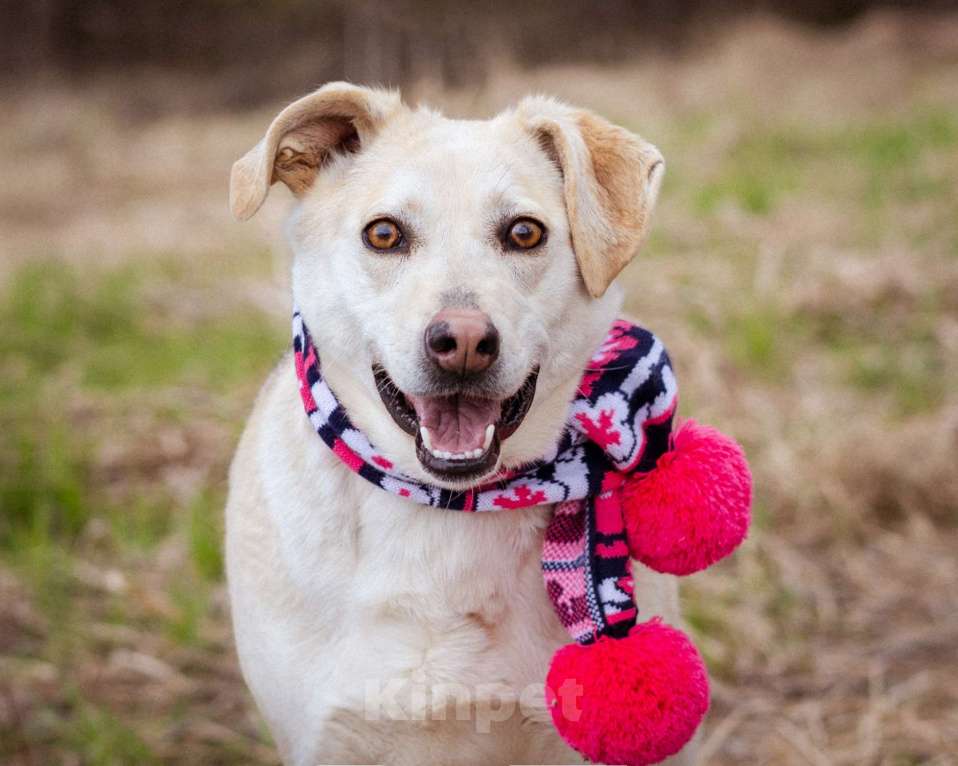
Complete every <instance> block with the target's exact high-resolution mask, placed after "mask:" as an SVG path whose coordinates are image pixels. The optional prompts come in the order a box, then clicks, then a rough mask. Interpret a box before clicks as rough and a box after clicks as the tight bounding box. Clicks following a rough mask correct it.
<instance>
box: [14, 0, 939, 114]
mask: <svg viewBox="0 0 958 766" xmlns="http://www.w3.org/2000/svg"><path fill="white" fill-rule="evenodd" d="M879 5H881V6H898V7H902V6H904V7H914V8H917V7H922V8H935V7H943V6H946V5H947V6H952V5H954V2H951V1H950V0H931V2H928V1H927V0H926V1H925V2H920V1H919V0H744V1H741V2H734V0H718V1H717V2H716V1H715V0H713V1H712V2H709V1H708V0H588V1H583V0H485V1H484V2H454V1H453V0H379V1H378V2H374V1H373V0H266V1H264V2H253V1H252V0H192V2H191V1H190V0H33V1H32V2H24V1H23V0H0V17H2V19H3V23H2V25H0V77H4V78H7V79H8V80H9V79H13V80H15V81H17V82H21V81H22V79H23V78H24V76H25V75H28V74H32V73H37V72H40V73H49V74H55V75H60V76H67V77H78V78H82V77H84V76H89V75H91V74H96V73H99V72H102V71H104V70H109V71H118V70H119V71H126V72H128V73H129V72H132V71H136V70H143V71H151V70H163V71H168V70H172V71H174V72H176V71H180V72H183V73H188V74H190V75H198V76H204V77H205V76H216V77H220V78H222V79H223V81H224V82H223V83H221V84H225V87H224V88H223V89H222V90H223V92H224V94H225V95H224V98H225V99H226V100H227V101H230V102H233V103H234V105H237V106H239V105H242V104H244V103H253V102H255V101H256V100H257V99H258V98H260V97H262V95H263V94H264V93H267V92H269V93H270V95H271V96H273V97H275V96H277V95H280V93H277V88H278V89H279V91H280V92H281V93H282V92H288V93H289V94H293V93H298V92H301V91H303V90H304V89H307V88H310V87H312V86H314V85H315V84H317V83H319V82H321V81H324V80H327V79H333V78H341V77H346V78H349V79H354V80H360V81H366V82H379V83H386V84H396V85H401V84H404V83H407V82H410V81H414V80H418V79H422V78H428V79H433V80H435V81H437V82H439V83H441V84H444V85H460V84H465V83H470V82H475V81H480V80H481V79H482V77H483V75H484V73H485V72H486V71H487V69H488V67H489V66H490V64H491V62H493V61H495V60H497V59H500V60H501V59H502V58H503V57H506V58H508V60H510V61H511V62H514V63H516V64H518V65H520V66H523V65H530V64H539V63H547V62H555V61H564V62H568V61H582V60H589V61H598V62H607V61H614V60H616V59H618V58H621V57H623V56H625V55H632V54H634V53H635V52H636V51H637V50H651V49H659V50H661V49H670V50H675V49H681V47H682V45H683V43H684V42H685V41H686V40H687V39H688V33H689V31H690V30H701V29H702V28H704V27H705V26H707V25H710V24H715V23H721V22H723V21H727V20H728V19H730V18H734V17H735V16H737V15H739V14H742V13H748V12H754V11H759V10H760V11H766V12H771V13H778V14H783V15H788V16H791V17H794V18H797V19H799V20H801V21H804V22H807V23H810V24H838V23H842V22H845V21H847V20H849V19H852V18H854V17H855V16H857V15H859V14H861V13H862V12H864V11H866V10H868V9H869V8H872V7H875V6H879Z"/></svg>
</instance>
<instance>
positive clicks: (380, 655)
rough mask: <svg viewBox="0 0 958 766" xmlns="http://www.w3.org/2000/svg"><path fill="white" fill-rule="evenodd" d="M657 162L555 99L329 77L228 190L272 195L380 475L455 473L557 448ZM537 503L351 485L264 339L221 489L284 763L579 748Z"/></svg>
mask: <svg viewBox="0 0 958 766" xmlns="http://www.w3.org/2000/svg"><path fill="white" fill-rule="evenodd" d="M664 169H665V165H664V161H663V159H662V156H661V154H660V153H659V151H658V150H657V149H656V148H655V147H654V146H653V145H652V144H650V143H648V142H646V141H645V140H643V139H641V138H639V137H638V136H636V135H634V134H633V133H631V132H629V131H627V130H625V129H623V128H621V127H617V126H614V125H612V124H611V123H609V122H607V121H606V120H604V119H603V118H601V117H599V116H597V115H596V114H593V113H591V112H589V111H586V110H582V109H576V108H573V107H570V106H567V105H565V104H563V103H561V102H559V101H556V100H553V99H551V98H547V97H542V96H531V97H527V98H525V99H524V100H522V101H521V102H520V103H519V104H518V105H517V106H516V107H515V108H512V109H509V110H507V111H505V112H503V113H501V114H499V115H498V116H496V117H494V118H492V119H490V120H485V121H467V120H454V119H448V118H446V117H444V116H442V115H440V114H439V113H437V112H435V111H431V110H429V109H425V108H411V107H409V106H407V105H405V104H404V103H403V102H402V101H401V99H400V97H399V95H398V94H397V93H395V92H392V91H386V90H381V89H371V88H366V87H360V86H356V85H351V84H347V83H331V84H327V85H325V86H323V87H322V88H320V89H319V90H317V91H315V92H314V93H312V94H310V95H308V96H305V97H304V98H302V99H300V100H298V101H296V102H294V103H293V104H291V105H290V106H288V107H287V108H286V109H284V110H283V111H282V112H280V113H279V115H278V116H277V117H276V118H275V119H274V120H273V122H272V124H271V125H270V126H269V128H268V130H267V131H266V134H265V136H263V138H262V139H261V140H260V141H259V143H257V144H256V145H255V146H254V147H253V148H252V149H251V150H250V151H249V152H248V153H247V154H246V155H245V156H243V157H242V158H241V159H240V160H238V161H237V162H236V164H235V165H234V167H233V171H232V174H231V179H230V205H231V209H232V212H233V214H234V215H235V216H236V217H237V218H239V219H241V220H245V219H247V218H249V217H250V216H252V215H253V214H254V213H255V212H256V210H257V209H258V208H259V207H260V205H261V204H262V203H263V201H264V199H265V198H266V196H267V193H268V191H269V189H270V186H271V185H272V184H273V183H274V182H277V181H280V182H282V183H284V184H285V185H286V186H287V187H288V188H289V189H290V191H291V192H292V193H293V195H295V197H296V198H297V199H298V204H297V206H296V207H295V210H294V212H293V213H292V215H291V218H290V220H289V223H288V228H287V236H288V239H289V241H290V245H291V248H292V251H293V256H294V257H293V265H292V293H293V301H294V304H295V306H296V307H297V309H298V311H299V312H300V314H301V316H302V317H303V319H304V320H305V321H306V323H308V326H309V328H310V331H311V333H312V338H313V342H314V344H315V347H316V348H317V349H318V351H319V354H320V356H321V358H322V370H323V375H324V376H325V379H326V381H327V382H328V384H329V386H330V388H331V389H332V391H334V392H335V394H336V396H337V397H338V399H339V401H340V402H341V403H342V405H343V406H344V408H345V410H346V411H347V412H348V413H349V416H350V418H351V419H352V422H353V423H355V424H356V426H357V427H358V428H359V429H361V430H362V431H363V433H365V434H366V435H367V436H368V437H369V440H370V441H371V442H372V443H374V444H376V445H377V447H378V448H379V449H380V450H381V451H382V453H383V454H384V455H388V456H389V459H390V460H391V461H393V462H394V463H395V464H396V467H397V468H398V469H399V470H401V471H402V472H403V473H404V474H406V475H407V476H411V477H414V478H417V479H420V480H422V481H425V482H429V483H431V484H433V485H436V486H439V487H446V488H449V489H462V488H465V487H471V486H476V485H479V484H482V482H483V481H487V480H488V479H489V478H490V477H492V476H494V475H496V473H497V472H498V471H500V470H502V469H504V468H506V469H508V468H510V467H516V466H520V465H523V464H525V463H528V462H529V461H533V460H535V459H537V458H539V457H541V456H542V455H543V454H545V453H546V452H547V451H548V450H549V448H550V446H552V445H554V444H555V443H556V441H557V439H558V438H559V435H560V432H561V430H562V429H563V427H564V424H565V419H566V414H567V409H568V405H569V402H570V400H571V399H572V397H573V395H574V392H575V390H576V386H577V385H578V382H579V380H580V377H581V375H582V372H583V368H584V367H586V365H587V364H588V360H589V358H590V356H591V355H592V354H593V352H594V351H595V349H596V348H597V347H598V346H599V344H600V343H601V342H602V340H603V338H604V337H605V334H606V332H607V330H608V328H609V326H610V324H611V323H612V322H613V320H614V319H615V318H616V316H617V314H618V312H619V311H620V308H621V304H622V299H623V292H622V290H621V288H620V287H619V286H617V285H616V283H615V282H614V279H615V277H616V276H617V275H618V273H619V272H620V271H621V270H622V268H623V267H624V266H625V265H626V264H627V263H628V262H629V261H630V260H631V259H632V258H633V256H634V255H635V254H636V252H637V251H638V249H639V247H640V245H641V243H642V240H643V238H644V237H645V234H646V232H647V230H648V226H649V219H650V215H651V212H652V209H653V207H654V204H655V200H656V196H657V194H658V191H659V187H660V184H661V181H662V176H663V173H664ZM551 513H552V509H551V507H549V506H537V507H533V508H527V509H522V510H514V511H509V512H503V513H456V512H451V511H447V510H445V509H442V508H430V507H424V506H422V505H418V504H414V503H411V502H409V501H407V500H404V499H403V498H401V497H397V496H394V495H392V494H388V493H386V492H383V491H381V490H380V489H378V488H377V487H375V486H373V485H372V484H371V483H369V482H367V481H364V480H363V479H362V478H361V477H360V476H358V475H357V474H356V473H354V472H353V471H351V470H349V468H348V467H347V466H346V465H344V464H343V462H342V461H341V460H340V459H339V458H338V457H337V456H336V455H335V454H334V453H333V451H332V450H330V449H329V448H328V447H327V446H326V445H325V444H323V443H321V440H320V439H319V438H318V437H317V434H316V431H315V430H314V428H313V426H312V425H311V423H310V421H309V419H308V418H307V417H305V416H304V412H303V405H302V402H301V394H300V383H299V380H298V378H297V374H296V372H295V370H294V364H293V361H292V359H291V358H290V355H289V354H287V356H286V357H284V358H283V360H282V361H281V362H280V363H279V364H278V366H277V367H276V369H275V370H274V371H273V372H272V374H271V375H270V376H269V378H268V379H267V381H266V383H265V385H264V386H263V388H262V390H261V392H260V394H259V396H258V399H257V401H256V404H255V407H254V409H253V412H252V414H251V416H250V418H249V421H248V423H247V425H246V428H245V431H244V433H243V436H242V438H241V440H240V443H239V446H238V449H237V452H236V455H235V458H234V460H233V463H232V467H231V470H230V490H229V497H228V501H227V507H226V562H227V575H228V582H229V595H230V602H231V609H232V618H233V625H234V633H235V639H236V647H237V651H238V655H239V660H240V665H241V668H242V672H243V676H244V678H245V680H246V682H247V684H248V686H249V688H250V690H251V691H252V694H253V697H254V698H255V701H256V703H257V705H258V707H259V709H260V711H261V712H262V714H263V716H264V717H265V720H266V722H267V724H268V726H269V729H270V731H271V733H272V735H273V737H274V740H275V742H276V745H277V747H278V749H279V751H280V754H281V757H282V759H283V761H284V763H287V764H299V765H302V766H305V765H307V764H308V765H309V766H315V764H390V765H395V766H423V765H424V764H442V765H443V766H451V765H456V764H462V765H463V766H467V765H468V766H473V765H476V766H479V765H481V766H489V765H490V764H510V763H526V764H533V763H542V764H570V763H584V761H583V760H582V757H581V756H580V755H578V754H577V753H576V752H575V751H573V750H572V749H570V748H569V747H568V746H567V745H566V744H565V742H563V740H562V739H561V738H560V736H559V735H558V734H557V733H556V731H555V730H554V728H553V726H552V724H551V721H550V715H549V711H548V709H547V708H546V705H545V703H544V702H543V700H542V688H543V681H544V678H545V674H546V670H547V668H548V666H549V661H550V659H551V657H552V655H553V653H554V652H555V651H556V649H557V648H558V647H560V646H562V645H563V644H565V643H568V641H569V638H568V635H566V633H565V631H564V629H563V627H562V625H561V624H560V622H559V620H558V618H557V617H556V615H555V613H554V612H553V609H552V606H551V604H550V601H549V598H548V596H547V594H546V591H545V588H544V587H543V581H542V574H541V572H540V560H539V557H540V552H541V549H542V542H543V533H544V529H545V526H546V524H547V522H548V520H549V518H550V515H551ZM634 572H635V577H636V589H635V597H636V601H637V603H639V604H641V608H642V614H643V615H648V616H652V615H660V616H661V617H662V618H663V619H665V620H666V621H667V622H669V623H672V624H678V623H680V614H679V607H678V594H677V585H676V582H675V580H674V578H672V577H669V576H667V575H662V574H658V573H655V572H652V571H651V570H649V569H646V568H645V567H643V566H642V565H640V564H638V563H637V562H635V563H634ZM691 749H692V748H691V746H689V747H686V749H685V750H684V751H683V752H682V753H680V754H679V755H678V756H676V757H674V758H673V759H670V761H669V762H670V763H674V764H689V763H691V762H692V756H693V753H692V752H691Z"/></svg>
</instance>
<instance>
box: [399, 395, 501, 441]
mask: <svg viewBox="0 0 958 766" xmlns="http://www.w3.org/2000/svg"><path fill="white" fill-rule="evenodd" d="M406 398H407V399H409V403H410V404H412V406H413V408H414V409H415V410H416V415H418V416H419V425H421V426H425V427H426V428H428V429H429V436H430V437H431V439H432V447H433V449H435V450H442V451H445V452H452V453H456V452H470V451H472V450H475V449H479V448H480V447H482V446H483V438H484V437H485V433H486V427H487V426H488V425H489V424H490V423H495V422H496V421H497V420H498V419H499V410H500V407H501V404H500V402H497V401H495V400H492V399H468V398H466V397H464V396H443V397H440V396H421V397H420V396H407V397H406Z"/></svg>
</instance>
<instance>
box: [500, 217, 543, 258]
mask: <svg viewBox="0 0 958 766" xmlns="http://www.w3.org/2000/svg"><path fill="white" fill-rule="evenodd" d="M545 233H546V231H545V227H543V225H542V224H541V223H539V222H538V221H533V220H532V219H531V218H519V219H517V220H515V221H513V222H512V224H511V225H510V226H509V231H508V232H506V245H507V246H508V247H511V248H513V249H515V250H531V249H532V248H534V247H535V246H536V245H538V244H540V243H541V242H542V240H543V238H544V237H545Z"/></svg>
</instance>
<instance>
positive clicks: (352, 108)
mask: <svg viewBox="0 0 958 766" xmlns="http://www.w3.org/2000/svg"><path fill="white" fill-rule="evenodd" d="M401 106H402V102H401V101H400V98H399V94H398V93H395V92H392V91H385V90H378V89H373V88H363V87H360V86H358V85H351V84H349V83H345V82H333V83H328V84H327V85H324V86H323V87H322V88H320V89H319V90H317V91H314V92H313V93H310V94H309V95H308V96H304V97H303V98H301V99H299V101H294V102H293V103H292V104H290V105H289V106H287V107H286V108H285V109H284V110H283V111H282V112H280V113H279V114H278V115H277V116H276V119H274V120H273V122H272V124H271V125H270V126H269V129H268V130H267V131H266V135H265V136H263V138H262V140H261V141H260V142H259V143H258V144H256V146H254V147H253V148H252V149H250V150H249V151H248V152H247V153H246V154H245V155H243V157H242V158H240V159H239V160H237V161H236V162H235V163H234V165H233V171H232V173H230V210H231V211H232V212H233V215H234V216H236V218H238V219H239V220H241V221H245V220H246V219H247V218H250V217H251V216H252V215H253V214H254V213H255V212H256V211H257V210H259V208H260V205H262V204H263V201H264V200H265V199H266V195H267V194H268V193H269V187H270V186H272V185H273V184H274V183H275V182H276V181H282V182H283V183H284V184H286V185H287V186H288V187H289V189H290V191H292V192H293V194H295V195H296V196H297V197H300V196H302V195H303V194H305V192H306V191H307V190H308V189H309V188H310V186H312V185H313V181H314V180H315V179H316V174H317V173H318V172H319V169H320V168H321V167H322V166H323V163H324V162H325V161H326V160H327V159H328V158H329V156H330V154H331V153H332V152H334V151H336V150H342V151H356V150H357V149H358V148H359V147H360V146H361V145H362V144H363V143H364V142H365V141H367V140H368V139H369V138H370V137H371V136H372V135H374V134H375V132H376V131H377V130H378V129H379V128H380V127H381V126H382V125H383V124H384V123H385V122H386V120H387V119H388V118H389V117H390V115H392V114H393V113H395V112H396V111H397V110H398V109H400V108H401Z"/></svg>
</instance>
